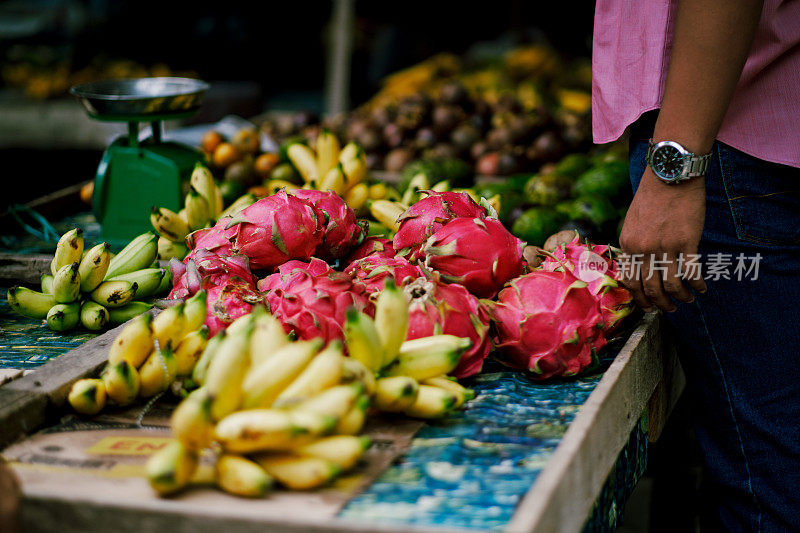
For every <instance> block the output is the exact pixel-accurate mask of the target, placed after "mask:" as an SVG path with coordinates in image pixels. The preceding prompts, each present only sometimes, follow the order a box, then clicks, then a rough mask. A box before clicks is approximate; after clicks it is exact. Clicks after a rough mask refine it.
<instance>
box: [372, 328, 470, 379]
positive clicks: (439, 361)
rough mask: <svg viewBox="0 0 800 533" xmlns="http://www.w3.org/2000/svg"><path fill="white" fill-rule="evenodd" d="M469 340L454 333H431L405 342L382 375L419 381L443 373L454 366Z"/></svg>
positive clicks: (467, 345) (468, 344)
mask: <svg viewBox="0 0 800 533" xmlns="http://www.w3.org/2000/svg"><path fill="white" fill-rule="evenodd" d="M471 344H472V343H471V341H470V340H469V339H467V338H462V337H456V336H454V335H433V336H431V337H423V338H420V339H414V340H410V341H405V342H404V343H403V344H402V345H401V346H400V353H399V355H398V356H397V359H395V361H394V362H393V363H392V364H391V365H389V366H387V367H386V368H384V369H383V374H384V375H386V376H411V377H412V378H414V379H416V380H418V381H421V380H423V379H428V378H432V377H436V376H439V375H441V374H447V373H448V372H450V371H452V370H453V369H454V368H455V367H456V365H458V362H459V360H460V359H461V354H462V352H463V351H464V350H466V349H467V348H469V346H470V345H471Z"/></svg>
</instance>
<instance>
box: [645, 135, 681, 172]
mask: <svg viewBox="0 0 800 533" xmlns="http://www.w3.org/2000/svg"><path fill="white" fill-rule="evenodd" d="M683 163H684V154H683V152H682V151H681V149H680V148H679V147H677V146H675V145H674V144H673V143H669V142H665V143H659V144H657V145H656V146H655V148H654V149H653V155H652V157H651V159H650V168H652V169H653V172H655V174H656V176H658V177H659V178H661V179H662V180H669V181H673V180H676V179H678V178H679V177H680V175H681V172H682V171H683Z"/></svg>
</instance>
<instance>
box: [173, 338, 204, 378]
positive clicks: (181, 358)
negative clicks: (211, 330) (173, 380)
mask: <svg viewBox="0 0 800 533" xmlns="http://www.w3.org/2000/svg"><path fill="white" fill-rule="evenodd" d="M207 343H208V328H207V327H202V328H199V329H196V330H194V331H192V332H191V333H189V334H188V335H186V336H185V337H183V339H182V340H181V342H180V343H179V344H178V347H177V348H176V349H175V360H176V361H177V362H178V375H179V376H188V375H189V374H191V373H192V370H194V365H196V364H197V361H199V360H200V356H202V355H203V351H204V350H205V349H206V344H207Z"/></svg>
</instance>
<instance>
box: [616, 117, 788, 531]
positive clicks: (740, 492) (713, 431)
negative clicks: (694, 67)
mask: <svg viewBox="0 0 800 533" xmlns="http://www.w3.org/2000/svg"><path fill="white" fill-rule="evenodd" d="M653 122H654V120H653V115H652V114H651V115H646V116H645V117H643V118H642V119H640V121H639V122H638V123H637V124H636V125H634V127H632V128H631V132H632V135H631V151H630V174H631V182H632V184H633V187H634V190H635V189H636V188H637V187H638V185H639V181H640V180H641V177H642V173H643V172H644V169H645V153H646V150H647V139H648V138H649V137H650V136H651V135H652V124H653ZM706 198H707V199H706V219H705V226H704V228H703V236H702V240H701V243H700V254H701V256H702V260H703V261H704V262H705V265H704V268H705V267H707V266H708V261H709V259H710V258H711V257H712V256H711V255H709V254H718V253H721V254H731V257H732V258H733V261H732V262H733V263H734V265H732V266H731V267H730V277H731V279H723V278H720V279H716V280H715V279H710V278H709V277H708V270H707V268H706V270H705V271H704V274H705V275H706V283H707V285H708V292H707V293H705V294H696V295H695V301H694V302H693V303H690V304H684V303H680V302H677V305H678V309H677V311H676V312H674V313H668V314H667V318H668V319H669V322H670V323H671V325H672V331H673V334H674V335H675V336H676V339H677V340H678V341H679V344H680V345H682V347H683V348H682V349H681V350H680V352H681V354H680V359H681V364H682V366H683V369H684V371H685V373H686V377H687V383H688V384H687V390H686V394H689V395H690V396H689V400H690V401H691V402H692V406H693V409H692V410H693V412H694V418H695V420H694V425H695V432H696V434H697V440H698V443H699V445H700V448H701V451H702V455H703V458H704V462H705V470H704V482H705V485H706V486H705V487H704V488H705V490H704V493H705V494H704V496H705V497H707V498H708V501H707V502H703V504H704V508H705V509H706V510H707V511H708V513H709V516H708V517H706V519H707V520H708V524H707V525H708V526H710V527H709V529H711V530H715V531H716V530H720V531H765V532H767V531H769V532H772V531H800V312H798V311H797V310H795V306H796V305H799V304H800V169H795V168H792V167H788V166H783V165H778V164H774V163H768V162H765V161H761V160H759V159H756V158H754V157H751V156H749V155H747V154H744V153H742V152H740V151H739V150H736V149H734V148H732V147H730V146H727V145H725V144H723V143H720V142H717V143H715V145H714V149H713V154H712V163H711V166H710V169H709V171H708V174H707V175H706ZM739 254H744V256H745V257H753V256H755V255H756V254H760V256H761V259H760V262H759V263H758V266H759V269H758V277H757V279H755V280H753V279H752V272H751V273H750V276H749V279H743V280H741V281H739V280H738V279H737V276H736V275H734V266H735V264H736V260H735V258H736V256H738V255H739ZM750 265H752V262H750Z"/></svg>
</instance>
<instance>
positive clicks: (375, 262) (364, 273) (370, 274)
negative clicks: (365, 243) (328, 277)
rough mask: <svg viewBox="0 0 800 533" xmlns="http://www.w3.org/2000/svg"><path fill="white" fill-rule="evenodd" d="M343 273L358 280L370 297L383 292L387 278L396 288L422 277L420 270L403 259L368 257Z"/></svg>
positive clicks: (354, 263)
mask: <svg viewBox="0 0 800 533" xmlns="http://www.w3.org/2000/svg"><path fill="white" fill-rule="evenodd" d="M345 273H346V274H348V275H350V276H352V277H353V278H355V279H357V280H359V281H360V282H361V283H363V284H364V286H365V287H366V288H367V293H368V294H369V295H370V297H377V295H378V293H380V292H381V291H382V290H383V284H384V282H385V281H386V278H387V277H392V278H394V280H395V283H397V285H398V286H403V285H405V284H406V283H409V282H411V281H414V280H415V279H417V278H421V277H423V276H424V275H423V273H422V270H420V268H419V267H418V266H416V265H412V264H411V263H409V262H408V260H406V259H405V258H403V257H383V256H380V255H370V256H368V257H365V258H363V259H359V260H358V261H355V262H353V263H351V264H350V266H349V267H347V270H345Z"/></svg>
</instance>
